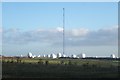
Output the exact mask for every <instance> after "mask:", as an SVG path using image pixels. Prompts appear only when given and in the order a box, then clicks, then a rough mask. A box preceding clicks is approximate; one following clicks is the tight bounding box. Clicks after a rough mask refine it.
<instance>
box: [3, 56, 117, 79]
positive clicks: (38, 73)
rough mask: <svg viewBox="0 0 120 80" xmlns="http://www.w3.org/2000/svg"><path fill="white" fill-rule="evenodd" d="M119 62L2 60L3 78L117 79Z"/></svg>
mask: <svg viewBox="0 0 120 80" xmlns="http://www.w3.org/2000/svg"><path fill="white" fill-rule="evenodd" d="M118 63H119V61H116V60H92V59H91V60H89V59H38V58H36V59H29V58H21V59H17V58H8V59H3V63H2V74H3V78H117V77H118V76H119V74H118V67H119V65H118Z"/></svg>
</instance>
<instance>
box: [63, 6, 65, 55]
mask: <svg viewBox="0 0 120 80" xmlns="http://www.w3.org/2000/svg"><path fill="white" fill-rule="evenodd" d="M63 54H65V9H64V8H63Z"/></svg>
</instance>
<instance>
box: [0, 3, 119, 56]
mask: <svg viewBox="0 0 120 80" xmlns="http://www.w3.org/2000/svg"><path fill="white" fill-rule="evenodd" d="M63 8H65V54H66V55H71V54H80V53H85V54H86V55H87V56H110V55H111V54H115V55H118V46H117V44H118V42H117V41H118V39H117V38H118V37H117V36H118V33H117V30H118V21H117V20H118V4H117V2H101V3H100V2H87V3H86V2H77V3H73V2H71V3H70V2H66V3H57V2H56V3H53V2H51V3H34V2H31V3H28V2H26V3H20V2H19V3H17V2H16V3H2V15H3V16H2V22H3V23H2V26H3V30H2V29H1V30H0V33H2V32H3V55H20V54H23V55H26V54H27V53H28V52H32V53H33V54H36V55H38V54H41V55H42V54H51V53H55V54H56V53H58V52H61V53H62V50H63V47H62V46H63V44H62V43H63V39H62V38H63V35H62V34H63V28H62V27H63V26H62V25H63V23H62V19H63V16H62V15H63V14H62V13H63V10H62V9H63Z"/></svg>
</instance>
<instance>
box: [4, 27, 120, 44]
mask: <svg viewBox="0 0 120 80" xmlns="http://www.w3.org/2000/svg"><path fill="white" fill-rule="evenodd" d="M75 30H76V31H77V29H75ZM70 31H72V30H70ZM70 31H67V30H66V31H65V34H66V35H65V45H66V46H100V45H117V40H118V33H117V31H118V28H116V27H112V28H107V29H99V30H96V31H90V30H85V29H78V31H77V33H75V32H74V33H75V34H77V36H76V35H74V33H73V32H70ZM79 31H81V32H79ZM82 34H83V35H82ZM34 42H35V43H39V44H41V43H48V44H50V45H51V46H61V45H62V43H63V33H62V31H57V29H53V30H42V29H41V30H40V29H39V30H33V31H24V32H23V31H21V30H19V29H8V30H4V31H3V44H21V45H22V44H30V43H34Z"/></svg>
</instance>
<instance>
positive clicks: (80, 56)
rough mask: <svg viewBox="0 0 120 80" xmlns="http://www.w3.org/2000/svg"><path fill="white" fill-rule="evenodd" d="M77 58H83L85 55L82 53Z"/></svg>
mask: <svg viewBox="0 0 120 80" xmlns="http://www.w3.org/2000/svg"><path fill="white" fill-rule="evenodd" d="M77 57H78V58H85V57H86V55H85V54H84V53H82V54H79V55H77Z"/></svg>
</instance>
